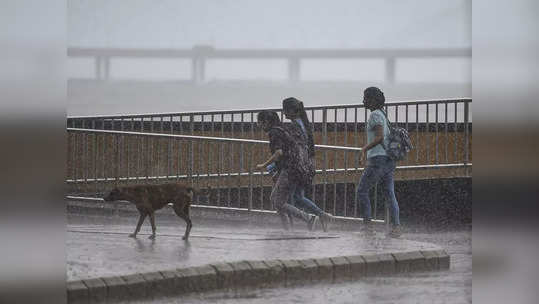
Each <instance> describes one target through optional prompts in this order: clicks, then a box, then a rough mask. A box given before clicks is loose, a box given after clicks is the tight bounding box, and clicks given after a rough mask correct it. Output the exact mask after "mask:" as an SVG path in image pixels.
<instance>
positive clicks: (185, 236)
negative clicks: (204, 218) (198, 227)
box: [183, 206, 193, 241]
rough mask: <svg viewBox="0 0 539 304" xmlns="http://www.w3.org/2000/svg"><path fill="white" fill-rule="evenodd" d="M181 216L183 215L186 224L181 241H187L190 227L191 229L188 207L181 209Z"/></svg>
mask: <svg viewBox="0 0 539 304" xmlns="http://www.w3.org/2000/svg"><path fill="white" fill-rule="evenodd" d="M183 214H185V222H186V223H187V227H185V235H184V236H183V239H184V240H186V241H187V239H188V238H189V234H190V233H191V227H193V223H192V222H191V216H190V214H189V206H185V207H183Z"/></svg>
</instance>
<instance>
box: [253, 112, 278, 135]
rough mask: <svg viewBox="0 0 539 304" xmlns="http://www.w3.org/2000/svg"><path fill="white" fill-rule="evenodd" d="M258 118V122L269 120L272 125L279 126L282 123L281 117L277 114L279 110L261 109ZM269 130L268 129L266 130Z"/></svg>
mask: <svg viewBox="0 0 539 304" xmlns="http://www.w3.org/2000/svg"><path fill="white" fill-rule="evenodd" d="M256 119H257V120H258V122H263V121H264V122H268V123H269V125H270V127H274V126H277V125H279V124H280V123H281V119H280V118H279V115H277V112H275V111H268V110H264V111H260V112H259V113H258V115H257V116H256ZM264 131H268V130H264Z"/></svg>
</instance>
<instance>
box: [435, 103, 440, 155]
mask: <svg viewBox="0 0 539 304" xmlns="http://www.w3.org/2000/svg"><path fill="white" fill-rule="evenodd" d="M435 110H436V124H435V127H436V139H435V142H436V143H435V146H436V150H435V151H436V156H435V159H436V164H438V163H439V162H438V104H436V106H435Z"/></svg>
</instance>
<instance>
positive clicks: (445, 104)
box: [444, 102, 449, 164]
mask: <svg viewBox="0 0 539 304" xmlns="http://www.w3.org/2000/svg"><path fill="white" fill-rule="evenodd" d="M444 106H445V115H444V119H445V126H444V133H445V134H444V138H445V163H446V164H447V163H449V158H448V157H447V153H448V152H447V151H448V150H447V149H448V145H449V143H448V141H449V139H448V138H447V121H448V119H447V102H445V103H444Z"/></svg>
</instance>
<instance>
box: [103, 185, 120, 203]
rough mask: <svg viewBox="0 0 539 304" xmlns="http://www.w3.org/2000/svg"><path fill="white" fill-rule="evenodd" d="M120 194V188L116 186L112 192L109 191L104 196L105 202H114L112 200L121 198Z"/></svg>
mask: <svg viewBox="0 0 539 304" xmlns="http://www.w3.org/2000/svg"><path fill="white" fill-rule="evenodd" d="M120 194H121V192H120V189H118V188H114V189H112V190H111V191H110V192H108V193H107V194H106V195H105V197H103V200H105V202H112V201H117V200H120Z"/></svg>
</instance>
